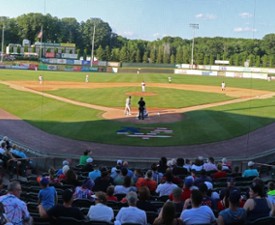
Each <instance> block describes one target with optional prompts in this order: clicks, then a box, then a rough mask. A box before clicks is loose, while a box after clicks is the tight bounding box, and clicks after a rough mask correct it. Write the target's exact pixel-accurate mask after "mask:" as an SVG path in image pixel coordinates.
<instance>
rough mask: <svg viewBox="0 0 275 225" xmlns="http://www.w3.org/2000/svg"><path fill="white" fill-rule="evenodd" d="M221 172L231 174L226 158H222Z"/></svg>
mask: <svg viewBox="0 0 275 225" xmlns="http://www.w3.org/2000/svg"><path fill="white" fill-rule="evenodd" d="M222 171H225V172H229V173H230V172H231V166H230V164H229V162H228V161H227V158H222Z"/></svg>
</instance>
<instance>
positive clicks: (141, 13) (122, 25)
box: [0, 0, 275, 41]
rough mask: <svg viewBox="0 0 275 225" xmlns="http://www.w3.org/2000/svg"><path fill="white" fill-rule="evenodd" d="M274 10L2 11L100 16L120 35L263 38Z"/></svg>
mask: <svg viewBox="0 0 275 225" xmlns="http://www.w3.org/2000/svg"><path fill="white" fill-rule="evenodd" d="M274 10H275V1H274V0H0V16H7V17H9V18H16V17H17V16H20V15H23V14H27V13H31V12H33V13H42V14H48V13H49V14H51V16H55V17H58V18H60V19H61V18H65V17H73V18H76V19H77V21H78V22H81V21H84V22H85V21H86V20H87V19H90V18H100V19H102V20H103V21H104V22H107V23H108V24H109V26H110V27H111V28H112V31H113V32H114V33H116V34H118V35H121V36H123V37H126V38H128V39H142V40H149V41H153V40H157V39H161V38H163V37H165V36H172V37H181V38H183V39H192V38H193V37H217V36H218V37H233V38H249V39H262V38H263V37H264V36H265V35H266V34H270V33H275V20H274V17H273V15H274ZM190 24H198V25H197V26H198V27H197V28H198V29H195V28H193V27H192V26H190Z"/></svg>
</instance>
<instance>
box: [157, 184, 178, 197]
mask: <svg viewBox="0 0 275 225" xmlns="http://www.w3.org/2000/svg"><path fill="white" fill-rule="evenodd" d="M177 187H178V185H176V184H174V183H168V182H165V183H163V184H159V185H158V186H157V189H156V193H158V194H159V196H160V197H161V196H164V195H170V194H171V193H172V192H173V190H174V189H175V188H177Z"/></svg>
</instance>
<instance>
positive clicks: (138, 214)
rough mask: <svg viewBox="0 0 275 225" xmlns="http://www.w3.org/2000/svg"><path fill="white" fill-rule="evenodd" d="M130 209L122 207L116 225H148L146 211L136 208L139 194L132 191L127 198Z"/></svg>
mask: <svg viewBox="0 0 275 225" xmlns="http://www.w3.org/2000/svg"><path fill="white" fill-rule="evenodd" d="M126 199H127V202H128V205H129V207H122V208H121V209H120V210H119V212H118V214H117V216H116V220H115V222H114V224H115V225H121V224H123V223H137V224H140V225H147V217H146V213H145V211H143V210H141V209H139V208H137V207H136V204H137V193H136V192H133V191H130V192H129V193H128V194H127V196H126Z"/></svg>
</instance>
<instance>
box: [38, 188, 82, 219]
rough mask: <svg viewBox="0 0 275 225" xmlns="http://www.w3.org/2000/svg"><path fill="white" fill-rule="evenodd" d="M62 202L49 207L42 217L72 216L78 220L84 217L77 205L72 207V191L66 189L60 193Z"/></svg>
mask: <svg viewBox="0 0 275 225" xmlns="http://www.w3.org/2000/svg"><path fill="white" fill-rule="evenodd" d="M62 199H63V204H62V205H59V204H58V205H55V206H53V207H52V208H50V209H49V210H48V211H46V213H45V214H44V215H42V217H44V218H48V217H49V218H51V219H56V218H58V217H61V216H62V217H72V218H75V219H78V220H82V219H84V215H83V214H82V212H81V211H80V209H79V208H77V207H72V202H73V191H72V190H70V189H66V190H64V191H63V193H62Z"/></svg>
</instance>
